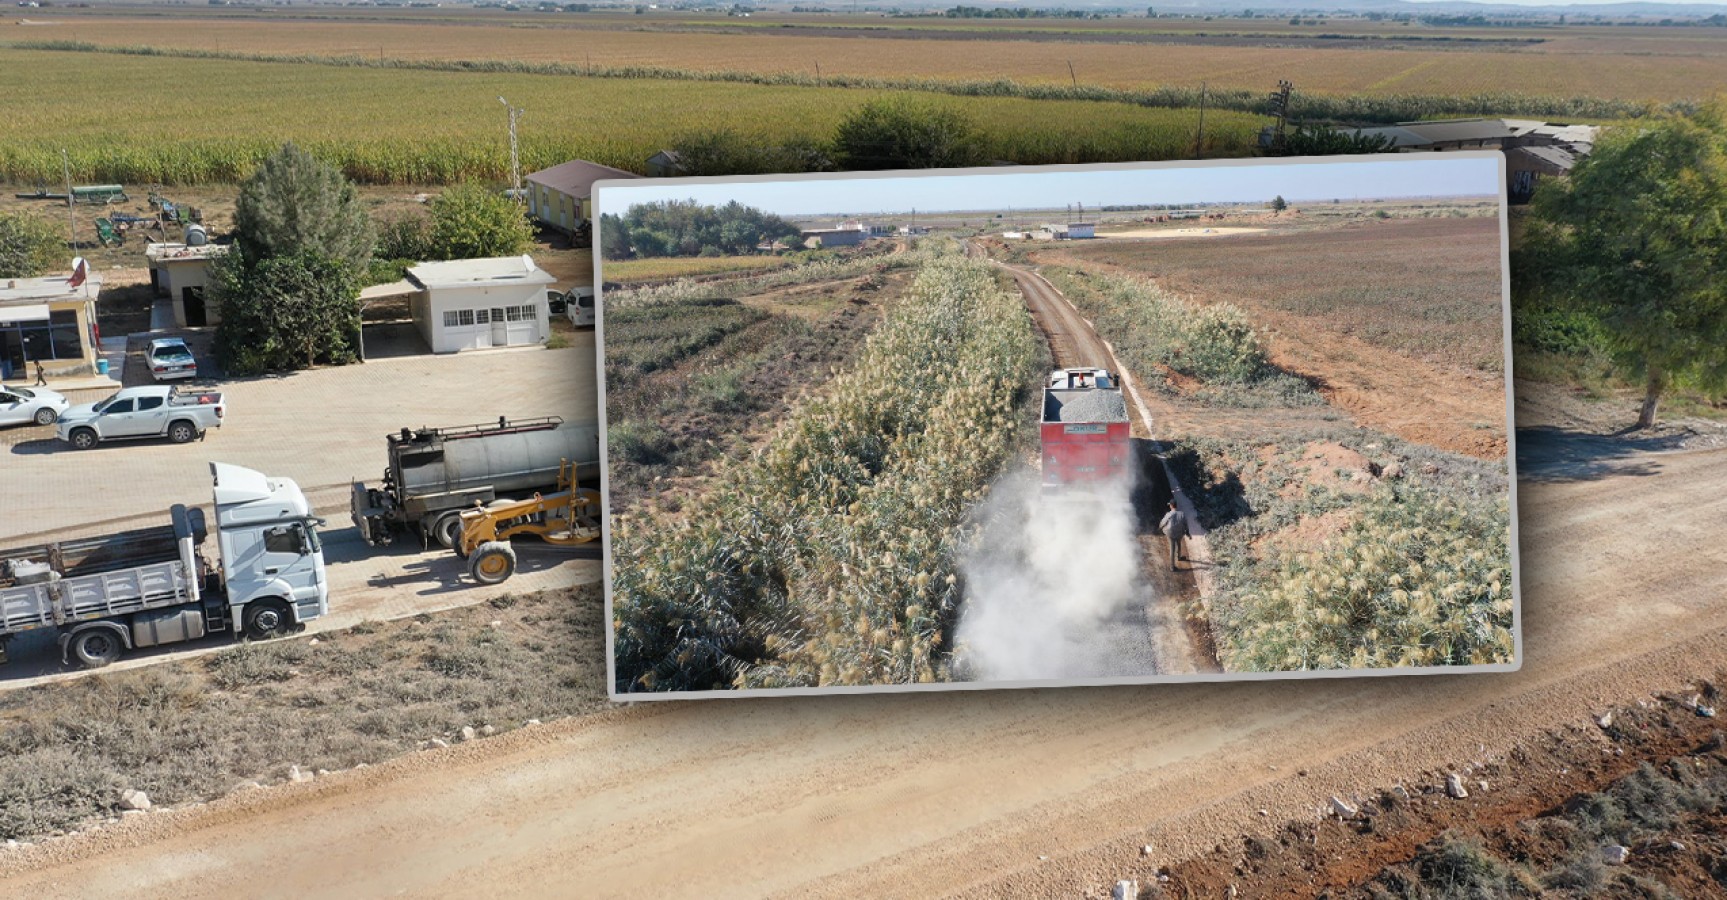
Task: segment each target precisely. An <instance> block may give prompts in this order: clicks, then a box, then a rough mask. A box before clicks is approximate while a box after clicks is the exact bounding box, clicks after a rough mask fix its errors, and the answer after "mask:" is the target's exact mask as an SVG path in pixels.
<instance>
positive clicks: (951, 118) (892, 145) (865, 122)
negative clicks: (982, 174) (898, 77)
mask: <svg viewBox="0 0 1727 900" xmlns="http://www.w3.org/2000/svg"><path fill="white" fill-rule="evenodd" d="M834 151H835V154H836V155H837V156H838V158H839V159H838V161H839V164H840V167H841V168H842V169H849V170H853V171H867V170H877V169H933V168H945V167H949V166H972V165H978V164H979V163H982V162H983V161H984V160H985V155H984V150H983V141H982V138H981V137H980V135H979V133H978V131H977V129H976V127H974V126H973V125H972V123H971V120H970V119H968V118H966V117H965V116H964V115H962V114H960V113H959V112H958V111H956V110H954V109H950V108H948V107H944V106H936V105H934V104H930V103H926V102H923V101H920V100H913V99H911V98H909V97H905V96H895V97H886V98H883V99H880V100H872V101H870V102H868V103H865V104H864V105H863V106H860V107H858V108H857V109H855V110H852V112H851V113H850V114H849V115H847V116H846V117H845V119H844V120H842V121H841V122H840V125H839V130H838V132H837V133H836V135H835V137H834Z"/></svg>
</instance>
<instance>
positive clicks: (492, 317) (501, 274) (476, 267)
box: [408, 256, 557, 353]
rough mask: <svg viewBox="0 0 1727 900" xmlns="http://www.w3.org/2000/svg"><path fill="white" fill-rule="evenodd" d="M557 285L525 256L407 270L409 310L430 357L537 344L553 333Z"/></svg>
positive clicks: (456, 262)
mask: <svg viewBox="0 0 1727 900" xmlns="http://www.w3.org/2000/svg"><path fill="white" fill-rule="evenodd" d="M555 281H557V279H556V278H553V277H552V275H551V274H550V273H548V272H546V271H545V270H543V269H541V268H540V267H539V266H536V265H534V260H533V258H532V257H529V256H501V257H494V258H490V259H458V260H450V261H448V262H430V263H421V264H419V265H417V266H414V267H412V268H410V269H409V270H408V284H409V286H411V288H412V290H413V293H412V295H411V297H410V298H409V305H410V307H411V308H412V310H413V316H414V325H415V327H416V328H418V329H419V331H420V334H421V335H422V336H423V337H425V339H426V344H427V345H428V346H430V347H431V348H432V352H433V353H455V352H456V351H458V350H476V349H481V348H486V347H506V346H518V345H522V344H537V343H540V342H541V341H544V340H545V339H546V338H547V337H549V336H550V335H551V333H552V328H551V321H550V312H549V310H548V308H547V305H546V288H547V286H549V285H551V284H552V283H553V282H555Z"/></svg>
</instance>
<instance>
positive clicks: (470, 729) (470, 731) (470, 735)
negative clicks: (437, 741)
mask: <svg viewBox="0 0 1727 900" xmlns="http://www.w3.org/2000/svg"><path fill="white" fill-rule="evenodd" d="M479 736H480V733H479V732H477V731H475V730H474V726H472V725H463V726H462V731H461V740H462V741H464V742H466V741H471V740H473V739H474V738H477V737H479Z"/></svg>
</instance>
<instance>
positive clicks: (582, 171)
mask: <svg viewBox="0 0 1727 900" xmlns="http://www.w3.org/2000/svg"><path fill="white" fill-rule="evenodd" d="M640 177H641V176H640V175H637V174H636V173H634V172H626V171H624V170H623V169H614V168H612V167H611V166H602V165H600V164H599V163H591V162H588V161H587V160H583V159H573V160H570V161H569V162H567V163H561V164H559V165H555V166H553V167H551V168H549V169H541V170H540V171H538V172H535V173H533V174H532V175H529V176H528V177H527V179H526V181H527V183H528V212H529V213H531V214H532V215H533V217H534V218H535V219H538V220H539V221H540V222H542V223H544V224H546V225H548V226H550V227H552V228H556V229H558V230H559V231H563V232H565V233H566V234H572V235H573V234H578V233H585V232H586V231H587V230H588V227H589V224H590V223H591V222H593V220H594V201H593V193H594V182H596V181H605V180H607V179H611V178H640Z"/></svg>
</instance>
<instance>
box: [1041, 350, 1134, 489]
mask: <svg viewBox="0 0 1727 900" xmlns="http://www.w3.org/2000/svg"><path fill="white" fill-rule="evenodd" d="M1040 432H1041V434H1040V436H1041V438H1042V443H1043V488H1044V493H1045V494H1049V493H1053V492H1060V491H1063V490H1066V489H1069V488H1072V487H1074V486H1080V487H1084V488H1102V489H1106V490H1107V489H1112V488H1114V487H1118V486H1120V485H1123V484H1126V485H1129V486H1131V479H1130V477H1129V476H1130V473H1131V472H1132V459H1133V453H1132V448H1131V446H1130V445H1129V437H1128V432H1129V424H1128V418H1127V402H1126V401H1125V400H1124V399H1123V398H1122V395H1121V388H1120V387H1119V386H1118V385H1117V383H1116V378H1115V375H1113V374H1112V373H1110V372H1109V371H1108V370H1107V369H1097V368H1077V369H1057V370H1056V371H1054V372H1051V373H1050V375H1049V380H1048V381H1047V382H1046V383H1045V385H1044V389H1043V421H1042V423H1041V425H1040Z"/></svg>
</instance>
